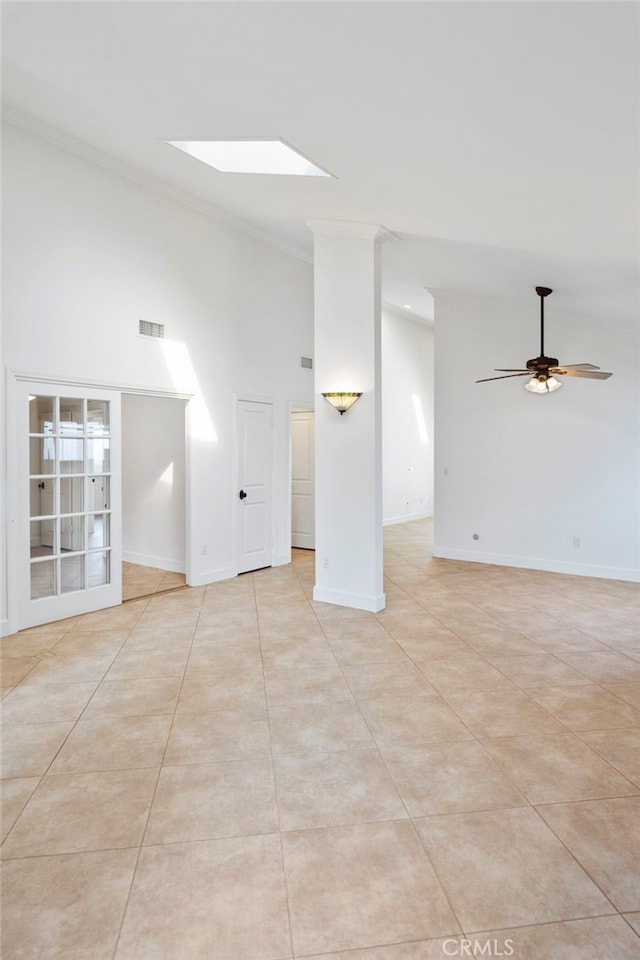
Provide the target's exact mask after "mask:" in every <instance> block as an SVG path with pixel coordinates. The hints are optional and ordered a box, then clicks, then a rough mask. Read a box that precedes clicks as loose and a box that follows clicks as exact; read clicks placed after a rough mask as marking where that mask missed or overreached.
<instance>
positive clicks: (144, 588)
mask: <svg viewBox="0 0 640 960" xmlns="http://www.w3.org/2000/svg"><path fill="white" fill-rule="evenodd" d="M185 583H186V577H185V575H184V573H172V572H171V571H169V570H158V569H157V568H156V567H145V566H142V564H139V563H123V564H122V599H123V600H134V599H135V598H136V597H148V596H151V595H152V594H154V593H164V592H165V591H167V590H175V589H176V587H184V585H185Z"/></svg>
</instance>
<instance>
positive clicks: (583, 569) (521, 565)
mask: <svg viewBox="0 0 640 960" xmlns="http://www.w3.org/2000/svg"><path fill="white" fill-rule="evenodd" d="M433 555H434V557H439V558H441V559H443V560H463V561H465V562H469V563H489V564H494V565H495V566H497V567H517V568H518V569H524V570H544V571H545V572H547V573H566V574H569V575H571V576H576V577H597V578H598V579H600V580H627V581H630V582H631V583H640V570H634V569H633V568H631V567H629V568H627V567H604V566H599V565H597V564H590V563H569V562H566V561H563V560H545V559H540V558H538V557H514V556H511V555H510V554H502V553H474V552H472V551H470V550H449V549H446V548H445V549H442V548H439V547H434V550H433Z"/></svg>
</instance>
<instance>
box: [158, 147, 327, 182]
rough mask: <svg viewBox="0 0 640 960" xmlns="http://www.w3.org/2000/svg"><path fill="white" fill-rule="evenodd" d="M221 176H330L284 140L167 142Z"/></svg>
mask: <svg viewBox="0 0 640 960" xmlns="http://www.w3.org/2000/svg"><path fill="white" fill-rule="evenodd" d="M167 143H170V144H171V145H172V146H173V147H177V148H178V150H182V151H183V152H184V153H188V154H189V155H190V156H192V157H195V158H196V160H201V161H202V162H203V163H206V164H208V165H209V166H210V167H213V168H214V170H218V171H219V172H220V173H266V174H279V175H288V176H294V177H330V176H331V174H330V173H327V171H326V170H322V169H321V168H320V167H318V166H316V165H315V163H312V162H311V161H310V160H307V158H306V157H303V156H302V154H301V153H298V151H297V150H294V149H293V147H290V146H289V144H288V143H285V142H284V140H167Z"/></svg>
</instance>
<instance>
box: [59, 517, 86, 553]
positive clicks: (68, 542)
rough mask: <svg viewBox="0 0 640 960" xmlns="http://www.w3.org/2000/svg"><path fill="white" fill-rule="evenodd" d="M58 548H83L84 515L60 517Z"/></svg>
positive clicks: (74, 549)
mask: <svg viewBox="0 0 640 960" xmlns="http://www.w3.org/2000/svg"><path fill="white" fill-rule="evenodd" d="M60 550H61V551H62V550H73V551H76V550H84V517H61V518H60Z"/></svg>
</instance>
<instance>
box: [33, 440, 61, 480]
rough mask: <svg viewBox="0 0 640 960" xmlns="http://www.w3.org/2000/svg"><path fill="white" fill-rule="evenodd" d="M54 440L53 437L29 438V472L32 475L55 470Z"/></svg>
mask: <svg viewBox="0 0 640 960" xmlns="http://www.w3.org/2000/svg"><path fill="white" fill-rule="evenodd" d="M55 443H56V441H55V440H54V438H53V437H31V438H30V440H29V473H30V474H31V475H32V476H36V477H37V476H38V475H41V474H48V473H55V472H56V448H55Z"/></svg>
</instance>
